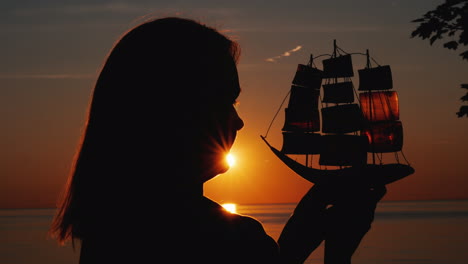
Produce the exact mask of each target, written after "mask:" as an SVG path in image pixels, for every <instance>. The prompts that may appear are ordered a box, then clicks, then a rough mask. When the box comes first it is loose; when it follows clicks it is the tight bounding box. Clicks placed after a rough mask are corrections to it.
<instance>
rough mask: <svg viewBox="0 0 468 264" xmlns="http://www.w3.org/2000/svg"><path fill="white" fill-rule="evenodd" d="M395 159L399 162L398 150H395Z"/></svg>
mask: <svg viewBox="0 0 468 264" xmlns="http://www.w3.org/2000/svg"><path fill="white" fill-rule="evenodd" d="M395 160H396V161H397V163H398V164H400V158H399V157H398V152H395Z"/></svg>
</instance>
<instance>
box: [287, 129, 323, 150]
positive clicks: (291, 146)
mask: <svg viewBox="0 0 468 264" xmlns="http://www.w3.org/2000/svg"><path fill="white" fill-rule="evenodd" d="M321 150H322V140H321V135H320V134H318V133H303V132H283V147H282V148H281V152H283V153H284V154H299V155H300V154H303V155H304V154H319V153H320V151H321Z"/></svg>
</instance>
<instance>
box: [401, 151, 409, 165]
mask: <svg viewBox="0 0 468 264" xmlns="http://www.w3.org/2000/svg"><path fill="white" fill-rule="evenodd" d="M400 152H401V155H402V156H403V158H404V159H405V161H406V164H408V165H410V163H409V162H408V160H407V159H406V157H405V153H403V149H402V150H400Z"/></svg>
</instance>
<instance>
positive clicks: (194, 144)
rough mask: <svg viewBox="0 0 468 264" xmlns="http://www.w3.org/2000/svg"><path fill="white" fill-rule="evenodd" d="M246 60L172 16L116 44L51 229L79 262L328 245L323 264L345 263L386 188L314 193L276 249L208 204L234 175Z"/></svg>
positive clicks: (264, 256) (247, 224) (189, 258)
mask: <svg viewBox="0 0 468 264" xmlns="http://www.w3.org/2000/svg"><path fill="white" fill-rule="evenodd" d="M238 56H239V47H238V45H237V44H236V43H235V42H234V41H232V40H230V39H228V38H227V37H225V36H224V35H222V34H220V33H219V32H217V31H216V30H215V29H213V28H210V27H208V26H205V25H203V24H201V23H198V22H196V21H193V20H190V19H183V18H176V17H167V18H160V19H155V20H152V21H149V22H145V23H143V24H141V25H139V26H137V27H135V28H133V29H132V30H130V31H128V32H127V33H126V34H124V35H123V37H122V38H121V39H120V40H119V41H118V42H117V43H116V44H115V46H114V47H113V49H112V51H111V52H110V54H109V55H108V57H107V60H106V62H105V64H104V66H103V68H102V70H101V73H100V75H99V78H98V80H97V82H96V84H95V87H94V91H93V94H92V100H91V103H90V106H89V113H88V119H87V122H86V127H85V131H84V134H83V137H82V139H81V142H80V145H79V149H78V152H77V155H76V158H75V161H74V164H73V167H72V170H71V173H70V177H69V180H68V183H67V189H66V192H65V195H64V197H63V199H62V201H61V204H60V205H59V209H58V211H57V215H56V217H55V219H54V221H53V223H52V227H51V230H50V232H51V235H52V236H53V237H55V238H56V239H57V240H58V241H59V242H61V243H64V242H66V241H68V240H72V241H79V242H80V247H81V252H80V263H81V264H86V263H161V262H164V263H280V262H281V263H302V262H303V261H305V259H306V258H307V257H308V255H309V254H310V252H311V251H312V250H314V249H315V248H316V247H317V246H318V244H320V242H321V241H323V240H325V241H326V242H327V243H329V244H330V246H329V249H328V251H330V252H328V253H326V258H328V259H329V260H328V262H327V263H340V264H343V263H349V261H350V259H351V256H352V254H353V252H354V250H355V249H356V247H357V245H358V244H359V241H360V239H361V238H362V236H363V235H364V234H365V233H366V232H367V230H368V229H369V227H370V223H371V222H372V220H373V214H374V209H375V204H376V203H377V202H378V201H379V200H380V198H381V197H382V196H383V194H384V192H385V189H384V187H382V188H367V189H365V190H348V192H347V193H346V195H343V192H341V191H339V188H338V189H337V188H335V187H334V186H317V185H315V186H314V187H313V188H312V189H311V190H310V191H309V192H308V193H307V194H306V195H305V196H304V198H303V199H302V201H301V202H300V203H299V205H298V208H297V209H296V212H295V214H294V215H293V216H292V217H291V220H290V222H289V223H288V224H287V225H286V227H285V229H284V231H283V233H282V234H281V237H280V239H279V242H275V241H274V240H273V239H272V238H271V237H270V236H268V235H267V234H266V233H265V231H264V229H263V227H262V225H261V223H260V222H258V221H257V220H255V219H253V218H251V217H248V216H241V215H237V214H231V213H228V212H227V211H226V210H224V209H223V208H222V207H221V206H220V205H219V204H218V203H216V202H214V201H212V200H210V199H208V198H206V197H204V196H203V184H204V182H206V181H208V180H210V179H211V178H213V177H215V176H217V175H219V174H222V173H224V172H226V171H227V170H228V168H229V167H228V165H227V163H226V161H225V155H226V154H227V153H228V152H229V150H230V148H231V146H232V144H233V143H234V140H235V138H236V133H237V131H238V130H240V129H241V128H242V127H243V125H244V124H243V121H242V120H241V119H240V117H239V116H238V115H237V112H236V109H235V104H236V98H237V97H238V95H239V93H240V87H239V80H238V75H237V69H236V62H237V59H238ZM337 190H338V191H337ZM351 192H359V194H360V195H353V193H351ZM344 196H346V199H343V198H340V197H344ZM350 197H351V198H350ZM340 201H346V202H340ZM330 204H334V205H335V206H334V207H333V210H329V209H330V208H328V207H329V205H330ZM327 208H328V209H327ZM340 208H343V209H341V210H340ZM351 211H352V212H351ZM350 215H352V217H350V218H349V219H348V218H346V216H350ZM337 227H339V228H337ZM327 240H328V241H327ZM335 253H336V254H335ZM332 256H335V257H332ZM338 256H339V257H338ZM326 261H327V260H326Z"/></svg>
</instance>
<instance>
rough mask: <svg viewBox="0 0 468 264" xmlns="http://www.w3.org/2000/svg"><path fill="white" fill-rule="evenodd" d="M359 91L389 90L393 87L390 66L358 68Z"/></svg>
mask: <svg viewBox="0 0 468 264" xmlns="http://www.w3.org/2000/svg"><path fill="white" fill-rule="evenodd" d="M358 73H359V89H358V90H359V91H368V90H389V89H392V88H393V80H392V71H391V69H390V66H388V65H386V66H378V67H374V68H364V69H361V70H358Z"/></svg>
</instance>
